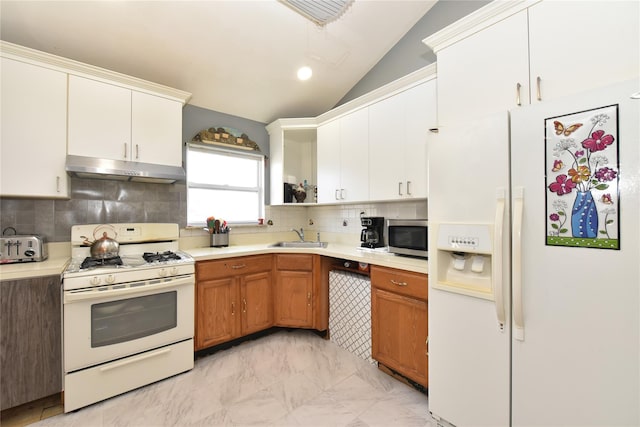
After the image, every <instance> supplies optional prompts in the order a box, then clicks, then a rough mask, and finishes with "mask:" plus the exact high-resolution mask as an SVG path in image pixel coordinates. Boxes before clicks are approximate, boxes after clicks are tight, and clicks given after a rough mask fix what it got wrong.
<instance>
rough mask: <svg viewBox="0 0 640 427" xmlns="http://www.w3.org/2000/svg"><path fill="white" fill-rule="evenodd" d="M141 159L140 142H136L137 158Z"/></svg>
mask: <svg viewBox="0 0 640 427" xmlns="http://www.w3.org/2000/svg"><path fill="white" fill-rule="evenodd" d="M139 159H140V148H139V146H138V144H136V160H139Z"/></svg>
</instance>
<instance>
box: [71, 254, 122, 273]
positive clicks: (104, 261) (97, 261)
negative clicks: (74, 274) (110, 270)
mask: <svg viewBox="0 0 640 427" xmlns="http://www.w3.org/2000/svg"><path fill="white" fill-rule="evenodd" d="M114 265H122V258H120V257H119V256H116V257H112V258H91V257H87V258H85V259H84V261H82V264H80V269H81V270H85V269H87V268H93V267H108V266H114Z"/></svg>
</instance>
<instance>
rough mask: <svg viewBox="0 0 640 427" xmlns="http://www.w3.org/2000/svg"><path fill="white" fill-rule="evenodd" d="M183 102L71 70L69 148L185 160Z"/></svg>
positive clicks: (107, 155) (108, 155) (114, 156)
mask: <svg viewBox="0 0 640 427" xmlns="http://www.w3.org/2000/svg"><path fill="white" fill-rule="evenodd" d="M181 136H182V104H181V103H180V102H178V101H174V100H170V99H166V98H163V97H159V96H154V95H150V94H147V93H142V92H137V91H132V90H131V89H128V88H124V87H121V86H117V85H113V84H109V83H104V82H102V81H97V80H92V79H88V78H84V77H79V76H74V75H70V76H69V145H68V152H69V154H73V155H78V156H87V157H96V158H102V159H111V160H125V161H136V162H143V163H154V164H162V165H172V166H182V143H181Z"/></svg>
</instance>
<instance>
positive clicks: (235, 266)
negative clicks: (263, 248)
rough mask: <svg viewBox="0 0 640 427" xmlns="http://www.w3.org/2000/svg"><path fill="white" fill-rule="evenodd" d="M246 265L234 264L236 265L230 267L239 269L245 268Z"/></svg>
mask: <svg viewBox="0 0 640 427" xmlns="http://www.w3.org/2000/svg"><path fill="white" fill-rule="evenodd" d="M246 266H247V264H236V265H232V266H231V268H233V269H234V270H240V269H241V268H245V267H246Z"/></svg>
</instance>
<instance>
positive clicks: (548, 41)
mask: <svg viewBox="0 0 640 427" xmlns="http://www.w3.org/2000/svg"><path fill="white" fill-rule="evenodd" d="M528 13H529V57H530V70H531V71H530V74H531V88H532V90H531V102H532V103H535V102H539V101H542V102H544V101H549V100H551V99H555V98H559V97H563V96H566V95H571V94H575V93H578V92H582V91H584V90H585V89H588V88H596V87H599V86H606V85H607V84H609V83H615V82H621V81H625V80H630V79H634V78H638V76H640V25H639V21H640V2H639V1H637V0H634V1H611V0H600V1H577V2H573V1H543V2H541V3H537V4H535V5H534V6H532V7H530V8H529V9H528ZM538 77H540V88H539V90H538V88H537V80H538ZM538 95H539V96H538ZM538 98H540V99H538Z"/></svg>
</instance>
